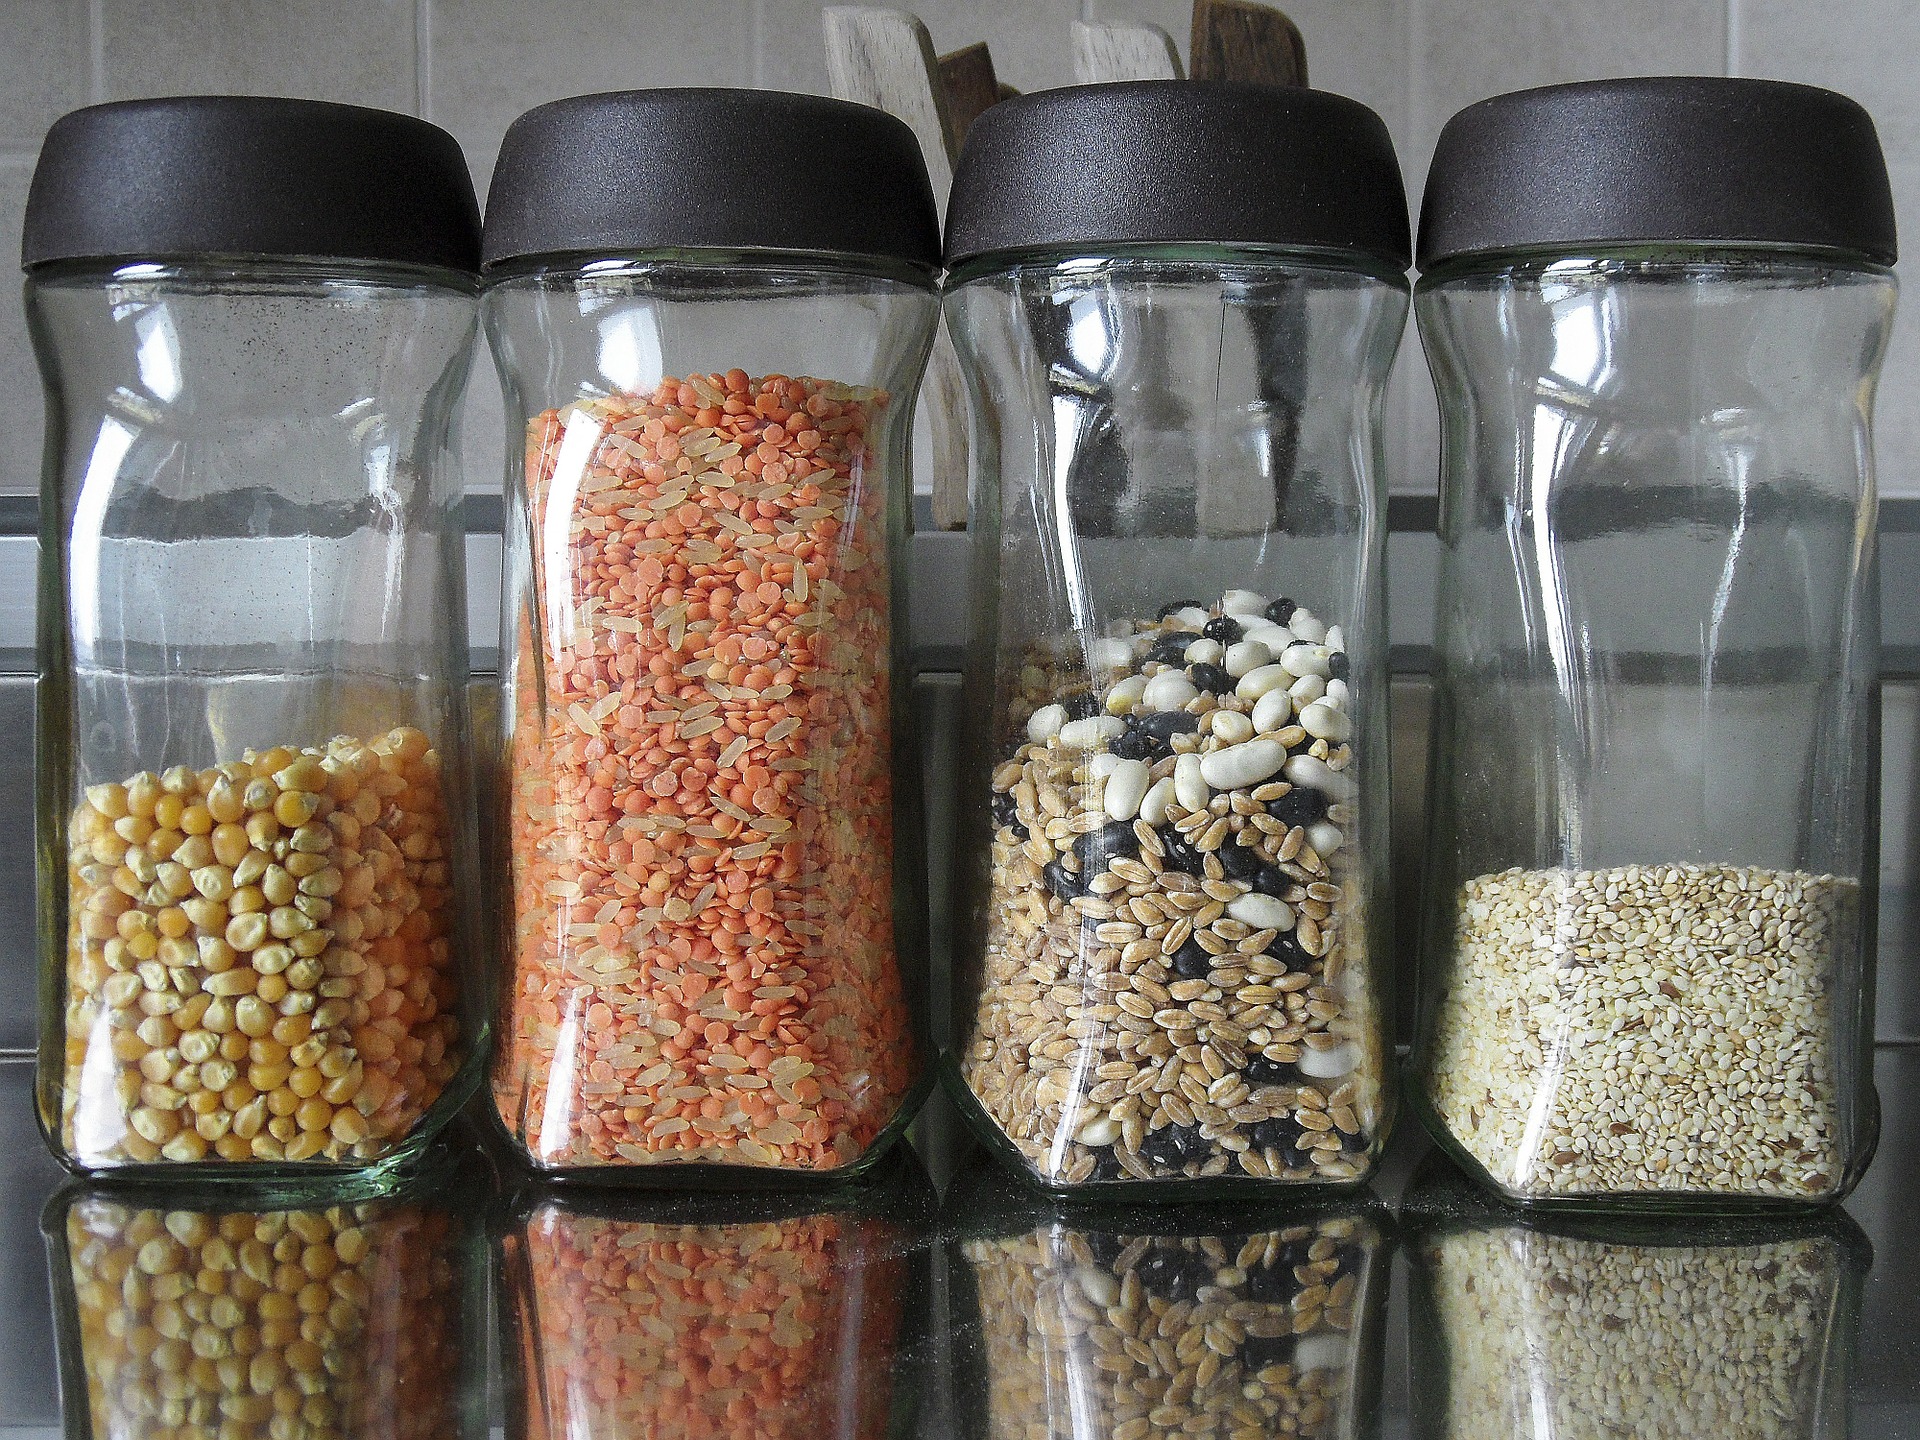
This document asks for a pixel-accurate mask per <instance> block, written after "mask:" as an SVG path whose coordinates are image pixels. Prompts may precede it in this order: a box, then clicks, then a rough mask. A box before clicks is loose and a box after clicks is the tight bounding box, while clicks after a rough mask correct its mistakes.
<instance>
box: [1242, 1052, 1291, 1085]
mask: <svg viewBox="0 0 1920 1440" xmlns="http://www.w3.org/2000/svg"><path fill="white" fill-rule="evenodd" d="M1293 1076H1294V1069H1293V1066H1291V1065H1289V1064H1288V1063H1287V1062H1286V1061H1284V1060H1269V1059H1268V1058H1267V1057H1266V1056H1264V1055H1255V1056H1254V1057H1253V1058H1252V1059H1250V1060H1248V1061H1247V1063H1246V1065H1245V1066H1243V1067H1242V1068H1241V1071H1240V1078H1241V1079H1242V1080H1245V1081H1246V1082H1247V1084H1249V1085H1285V1084H1286V1083H1287V1082H1288V1081H1290V1080H1291V1079H1293Z"/></svg>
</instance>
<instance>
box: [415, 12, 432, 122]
mask: <svg viewBox="0 0 1920 1440" xmlns="http://www.w3.org/2000/svg"><path fill="white" fill-rule="evenodd" d="M413 113H414V114H416V115H418V116H419V117H420V118H421V119H422V120H432V119H433V0H413Z"/></svg>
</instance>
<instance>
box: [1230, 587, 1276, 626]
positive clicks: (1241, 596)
mask: <svg viewBox="0 0 1920 1440" xmlns="http://www.w3.org/2000/svg"><path fill="white" fill-rule="evenodd" d="M1266 608H1267V597H1266V596H1264V595H1256V594H1254V592H1253V591H1251V590H1229V591H1227V593H1226V594H1224V595H1222V596H1221V597H1220V610H1221V613H1222V614H1226V615H1259V616H1261V618H1262V619H1264V618H1265V611H1266Z"/></svg>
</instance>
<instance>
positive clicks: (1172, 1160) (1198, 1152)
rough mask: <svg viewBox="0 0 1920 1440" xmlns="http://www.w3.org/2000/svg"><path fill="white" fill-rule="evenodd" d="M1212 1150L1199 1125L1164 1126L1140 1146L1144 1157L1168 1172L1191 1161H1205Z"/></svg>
mask: <svg viewBox="0 0 1920 1440" xmlns="http://www.w3.org/2000/svg"><path fill="white" fill-rule="evenodd" d="M1212 1150H1213V1146H1212V1143H1211V1142H1210V1141H1208V1139H1207V1138H1206V1136H1204V1135H1202V1134H1201V1133H1200V1127H1199V1126H1198V1125H1165V1126H1162V1127H1161V1128H1160V1129H1158V1130H1156V1131H1154V1132H1153V1134H1151V1135H1149V1136H1148V1137H1147V1138H1146V1141H1145V1142H1144V1143H1143V1144H1142V1145H1141V1146H1140V1153H1141V1155H1142V1156H1144V1157H1145V1158H1146V1159H1148V1160H1150V1161H1152V1162H1153V1163H1154V1164H1155V1165H1158V1166H1160V1167H1162V1168H1163V1169H1167V1170H1178V1169H1179V1168H1180V1167H1181V1166H1183V1165H1185V1164H1186V1163H1187V1161H1189V1160H1204V1159H1206V1158H1207V1156H1208V1155H1209V1154H1211V1153H1212Z"/></svg>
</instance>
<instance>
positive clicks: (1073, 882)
mask: <svg viewBox="0 0 1920 1440" xmlns="http://www.w3.org/2000/svg"><path fill="white" fill-rule="evenodd" d="M1040 878H1041V879H1042V880H1044V881H1045V882H1046V885H1047V889H1049V890H1051V891H1052V892H1053V893H1054V894H1055V895H1057V896H1059V897H1060V898H1061V899H1062V900H1068V901H1070V900H1072V899H1073V898H1074V897H1075V896H1078V895H1084V894H1085V893H1086V887H1085V886H1084V885H1082V884H1081V883H1080V877H1079V876H1078V875H1075V874H1073V873H1072V872H1071V871H1069V870H1068V869H1067V867H1066V866H1064V865H1062V864H1061V863H1060V862H1059V861H1058V860H1055V861H1052V862H1050V863H1049V864H1047V865H1046V866H1044V867H1043V868H1042V869H1041V871H1040Z"/></svg>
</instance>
